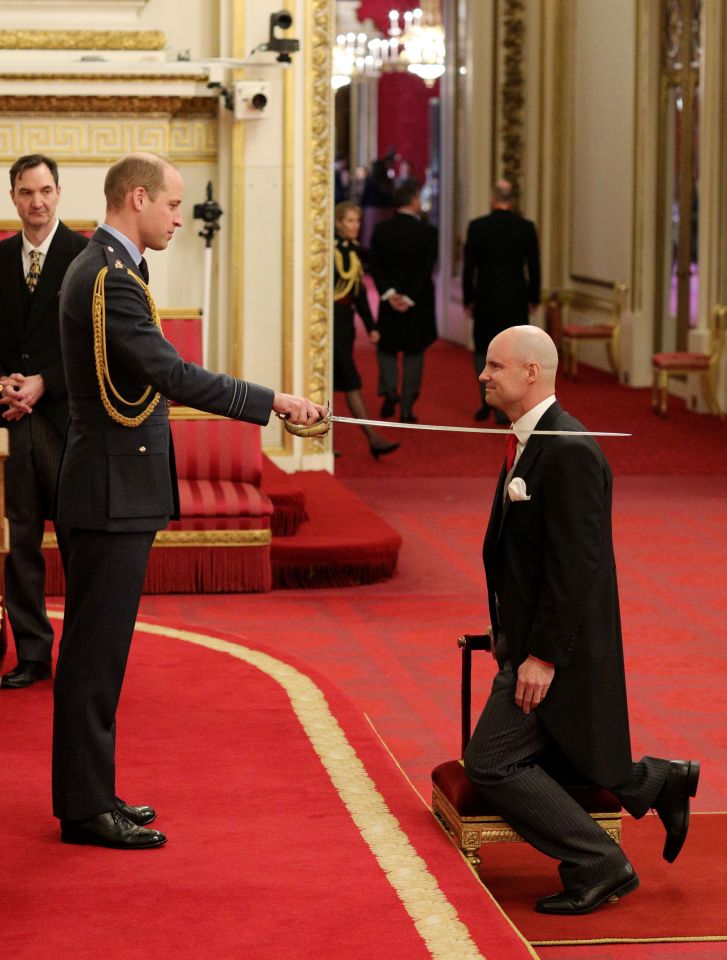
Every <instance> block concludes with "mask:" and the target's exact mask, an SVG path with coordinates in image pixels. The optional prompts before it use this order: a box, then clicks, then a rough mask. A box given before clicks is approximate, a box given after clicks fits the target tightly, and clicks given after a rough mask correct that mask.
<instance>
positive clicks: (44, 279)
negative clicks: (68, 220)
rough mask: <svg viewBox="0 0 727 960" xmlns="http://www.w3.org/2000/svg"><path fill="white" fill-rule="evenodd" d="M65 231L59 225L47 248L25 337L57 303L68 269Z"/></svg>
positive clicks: (32, 301)
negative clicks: (54, 303)
mask: <svg viewBox="0 0 727 960" xmlns="http://www.w3.org/2000/svg"><path fill="white" fill-rule="evenodd" d="M65 231H66V227H64V226H63V224H62V223H59V224H58V229H57V230H56V232H55V236H54V237H53V240H52V242H51V245H50V247H48V253H47V254H46V256H45V262H44V263H43V269H42V270H41V273H40V279H39V280H38V286H37V287H36V288H35V291H34V293H33V295H32V296H31V298H30V310H29V312H28V319H27V321H26V324H25V336H30V335H31V334H32V333H33V332H34V330H35V328H36V327H37V326H38V324H39V323H41V322H42V321H43V319H44V318H45V316H46V314H47V312H48V308H49V307H50V306H51V305H52V304H53V302H54V301H55V302H56V303H57V302H58V295H59V293H60V289H61V283H63V277H64V276H65V273H66V270H67V269H68V256H67V255H66V256H64V254H66V253H67V250H68V244H67V242H66V234H65Z"/></svg>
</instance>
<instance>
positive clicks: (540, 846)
mask: <svg viewBox="0 0 727 960" xmlns="http://www.w3.org/2000/svg"><path fill="white" fill-rule="evenodd" d="M516 686H517V677H516V675H515V672H514V671H513V669H512V666H511V664H510V662H509V660H506V661H504V662H503V663H501V665H500V669H499V671H498V673H497V675H496V676H495V679H494V682H493V685H492V692H491V694H490V696H489V698H488V700H487V703H486V704H485V708H484V710H483V712H482V716H481V717H480V719H479V721H478V723H477V727H476V728H475V731H474V733H473V735H472V739H471V740H470V743H469V745H468V747H467V750H466V751H465V755H464V765H465V772H466V773H467V776H468V777H469V779H470V781H471V782H472V783H473V784H474V786H475V787H477V789H478V791H479V792H480V793H481V794H482V795H483V796H484V797H485V798H486V799H487V801H488V802H489V803H490V804H492V807H493V808H494V809H495V810H496V811H497V813H498V814H499V815H500V816H501V817H502V818H503V819H504V820H506V821H507V822H508V823H509V824H510V825H511V826H512V827H513V828H514V829H515V830H517V832H518V833H519V834H520V836H521V837H523V839H524V840H527V842H528V843H530V844H531V845H532V846H534V847H535V848H536V849H537V850H540V851H541V852H542V853H544V854H546V855H547V856H549V857H553V858H554V859H556V860H559V861H560V865H559V868H558V869H559V872H560V877H561V880H562V882H563V887H564V888H565V889H571V890H572V889H579V888H582V887H588V886H592V885H593V884H596V883H600V882H601V881H602V880H605V879H606V878H607V877H609V876H610V875H611V874H612V873H613V872H614V871H615V870H617V869H618V868H619V867H621V866H622V865H623V864H625V863H627V858H626V855H625V854H624V853H623V851H622V850H621V847H619V845H618V844H617V843H615V842H614V841H613V840H612V839H611V838H610V837H609V836H608V834H607V833H606V832H605V830H603V829H602V828H601V827H599V826H598V824H597V823H595V822H594V821H593V819H592V818H591V817H590V816H589V814H588V813H586V811H585V810H584V809H583V808H582V807H581V806H580V805H579V804H578V803H576V801H575V800H574V799H573V798H572V797H571V796H570V795H569V794H568V793H567V792H566V791H565V790H564V789H563V787H562V786H561V785H560V784H559V783H558V782H557V781H556V780H554V779H553V778H552V777H551V776H550V775H549V774H548V773H546V771H545V770H544V769H543V768H542V767H540V766H538V763H537V757H538V755H539V754H541V753H542V752H543V751H544V750H546V749H547V748H552V747H553V746H554V743H553V741H552V739H551V737H550V735H549V734H548V732H547V730H546V729H545V727H544V726H543V725H542V724H541V723H540V721H539V720H538V718H537V709H536V710H535V711H533V712H532V713H529V714H528V715H527V716H526V715H525V714H524V713H523V712H522V710H520V708H519V707H518V706H517V704H516V703H515V688H516ZM668 769H669V762H668V761H667V760H660V759H658V758H655V757H644V758H643V759H642V760H640V761H639V762H638V763H635V764H633V770H632V776H631V777H630V778H629V780H628V781H627V782H625V783H623V784H619V785H618V787H612V788H611V791H612V793H614V794H615V796H616V797H617V798H618V799H619V801H620V802H621V804H622V805H623V807H624V808H625V809H626V810H627V811H628V812H629V813H630V814H631V815H632V816H633V817H636V818H638V817H642V816H643V815H644V814H645V813H646V812H647V810H649V808H650V807H651V806H652V805H653V802H654V800H655V799H656V797H657V795H658V793H659V791H660V790H661V788H662V786H663V785H664V781H665V779H666V775H667V772H668Z"/></svg>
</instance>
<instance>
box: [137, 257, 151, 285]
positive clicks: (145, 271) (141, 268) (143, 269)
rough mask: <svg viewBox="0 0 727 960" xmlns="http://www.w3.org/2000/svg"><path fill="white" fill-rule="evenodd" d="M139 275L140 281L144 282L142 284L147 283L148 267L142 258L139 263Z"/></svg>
mask: <svg viewBox="0 0 727 960" xmlns="http://www.w3.org/2000/svg"><path fill="white" fill-rule="evenodd" d="M139 273H140V274H141V279H142V280H143V281H144V283H149V267H148V266H147V262H146V260H145V259H144V258H143V257H142V258H141V260H140V261H139Z"/></svg>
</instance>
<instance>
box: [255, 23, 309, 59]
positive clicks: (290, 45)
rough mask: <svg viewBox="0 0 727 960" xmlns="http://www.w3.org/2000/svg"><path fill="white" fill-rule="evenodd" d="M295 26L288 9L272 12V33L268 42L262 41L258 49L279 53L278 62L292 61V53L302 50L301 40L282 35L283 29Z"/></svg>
mask: <svg viewBox="0 0 727 960" xmlns="http://www.w3.org/2000/svg"><path fill="white" fill-rule="evenodd" d="M292 26H293V17H292V15H291V13H290V12H289V11H288V10H279V11H278V12H277V13H271V14H270V35H269V37H268V42H267V43H261V44H260V46H259V47H256V49H257V50H263V51H270V52H271V53H277V57H276V58H275V59H276V60H277V61H278V63H290V55H291V53H297V51H298V50H300V40H294V39H288V38H287V37H281V36H280V31H281V30H290V28H291V27H292Z"/></svg>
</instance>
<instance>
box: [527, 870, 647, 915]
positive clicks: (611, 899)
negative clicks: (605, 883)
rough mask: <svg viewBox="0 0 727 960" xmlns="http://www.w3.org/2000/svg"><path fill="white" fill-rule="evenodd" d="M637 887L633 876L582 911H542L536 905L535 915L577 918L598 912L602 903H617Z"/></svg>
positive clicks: (637, 884) (637, 882)
mask: <svg viewBox="0 0 727 960" xmlns="http://www.w3.org/2000/svg"><path fill="white" fill-rule="evenodd" d="M638 886H639V878H638V877H637V876H636V874H634V876H633V877H632V878H631V879H630V880H627V881H626V883H623V884H621V886H620V887H618V888H617V889H616V890H612V891H611V893H609V894H607V895H606V896H605V897H602V898H601V899H600V900H599V901H598V902H597V903H594V904H593V905H592V906H590V907H587V908H586V909H584V910H543V909H541V908H540V907H538V905H537V904H536V905H535V910H536V912H537V913H544V914H551V915H553V916H556V915H557V916H561V917H577V916H582V915H583V914H585V913H593V911H594V910H598V908H599V907H602V906H603V905H604V903H617V902H618V901H619V900H620V899H621V898H622V897H625V896H626V894H627V893H631V892H632V891H634V890H636V889H637V888H638Z"/></svg>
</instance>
